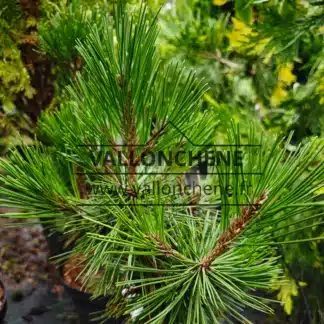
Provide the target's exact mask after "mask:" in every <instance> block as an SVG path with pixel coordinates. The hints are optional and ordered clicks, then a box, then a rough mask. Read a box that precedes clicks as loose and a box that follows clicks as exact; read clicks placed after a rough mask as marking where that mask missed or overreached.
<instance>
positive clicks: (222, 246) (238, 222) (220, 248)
mask: <svg viewBox="0 0 324 324" xmlns="http://www.w3.org/2000/svg"><path fill="white" fill-rule="evenodd" d="M267 199H268V192H267V191H264V192H263V193H262V195H261V196H260V198H258V199H257V200H256V201H255V202H254V203H253V204H251V205H249V206H247V207H244V208H243V210H242V215H241V216H240V217H235V218H234V219H233V220H232V222H231V224H230V226H229V227H228V229H227V230H226V231H225V232H224V233H222V234H221V235H220V237H219V238H218V240H217V243H216V247H215V248H214V249H213V250H212V251H211V252H210V253H209V254H208V255H207V256H205V257H204V258H203V259H202V260H201V262H200V267H201V268H203V269H206V270H210V266H211V264H212V262H213V261H214V260H215V259H216V258H217V257H218V256H220V255H222V254H223V253H225V252H226V251H227V250H228V249H229V248H230V243H231V242H232V240H234V239H235V238H236V237H238V236H239V235H240V234H241V232H243V230H244V228H245V227H246V225H247V223H248V222H249V221H250V219H251V218H253V217H254V216H255V215H256V214H257V213H258V211H259V210H260V208H261V206H262V204H263V203H264V202H265V201H266V200H267Z"/></svg>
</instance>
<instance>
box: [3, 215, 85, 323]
mask: <svg viewBox="0 0 324 324" xmlns="http://www.w3.org/2000/svg"><path fill="white" fill-rule="evenodd" d="M0 217H1V214H0ZM14 223H17V222H16V221H12V220H8V219H1V218H0V279H1V280H2V282H3V284H4V285H5V287H6V291H7V302H8V312H7V316H6V321H7V323H8V324H11V323H15V324H19V323H22V324H23V323H29V322H30V323H34V324H43V323H47V324H59V323H66V324H69V323H70V324H71V323H79V319H78V315H77V314H76V313H75V310H74V305H73V303H72V301H71V299H70V298H69V296H67V294H66V293H65V292H64V288H63V286H62V285H61V280H60V277H59V274H58V272H57V270H56V267H55V265H53V264H52V263H51V262H50V260H49V255H50V254H49V249H48V247H47V242H46V239H45V237H44V235H43V231H42V227H41V226H40V225H36V224H33V223H32V222H30V221H26V222H25V224H23V225H25V226H20V227H8V225H10V226H13V225H17V224H14ZM2 294H3V289H2V287H1V286H0V304H1V295H2ZM2 300H3V297H2ZM0 309H1V305H0Z"/></svg>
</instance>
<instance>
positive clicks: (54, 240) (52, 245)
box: [43, 226, 65, 256]
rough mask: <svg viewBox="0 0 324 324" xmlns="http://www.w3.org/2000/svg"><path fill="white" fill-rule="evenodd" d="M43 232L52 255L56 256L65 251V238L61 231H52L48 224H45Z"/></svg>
mask: <svg viewBox="0 0 324 324" xmlns="http://www.w3.org/2000/svg"><path fill="white" fill-rule="evenodd" d="M43 233H44V236H45V239H46V241H47V245H48V248H49V251H50V254H51V256H56V255H59V254H61V253H63V252H65V248H64V238H63V235H62V234H61V233H58V232H52V231H51V230H50V229H49V227H47V226H43Z"/></svg>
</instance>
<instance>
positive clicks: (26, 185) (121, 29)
mask: <svg viewBox="0 0 324 324" xmlns="http://www.w3.org/2000/svg"><path fill="white" fill-rule="evenodd" d="M156 22H157V18H156V17H155V18H154V19H152V20H150V19H149V17H148V15H147V11H146V8H145V6H143V7H142V8H141V10H140V13H139V14H136V15H134V16H133V15H130V14H128V12H127V8H126V7H125V6H124V5H122V4H121V3H119V5H118V6H117V8H116V11H115V13H114V19H111V18H106V19H105V21H104V23H103V25H102V26H101V25H100V27H99V26H96V25H94V26H91V28H90V29H91V31H90V34H89V35H88V37H87V38H86V40H83V41H82V40H81V41H79V42H78V46H77V49H78V53H79V55H80V56H81V57H82V59H83V61H84V66H83V69H82V71H79V72H77V73H76V77H75V80H74V82H73V83H72V85H71V86H70V87H69V88H68V91H69V95H70V97H69V101H67V102H65V103H63V104H62V105H61V106H60V109H59V110H57V111H55V112H53V111H52V112H47V113H45V114H44V115H43V117H42V120H41V121H40V123H39V133H40V134H42V136H43V137H46V139H47V143H48V146H47V147H44V146H43V145H42V144H40V143H37V145H36V146H35V147H28V146H26V147H24V148H23V149H22V150H20V151H17V150H16V151H15V150H13V151H12V152H11V153H10V154H9V155H8V158H7V159H2V160H1V162H0V167H1V169H2V170H3V171H4V174H3V175H1V181H2V182H3V183H4V186H3V187H2V188H1V190H0V193H1V195H3V197H4V198H2V199H1V201H0V202H1V204H0V205H1V206H4V207H7V208H8V207H9V208H19V209H20V210H22V211H21V212H19V213H11V214H7V215H5V216H6V217H13V218H22V219H24V218H31V217H34V218H40V219H41V220H42V221H43V223H44V224H45V225H48V224H50V226H51V228H52V230H53V231H56V232H59V233H61V235H62V236H64V237H65V239H66V241H71V240H73V243H74V244H73V249H72V252H71V253H72V255H74V256H75V257H81V258H82V259H83V260H84V271H83V272H82V274H81V277H82V280H83V283H84V285H85V287H87V289H89V290H90V291H91V292H93V294H94V295H95V296H102V295H110V294H113V295H114V299H113V300H112V301H111V303H110V304H108V305H107V314H106V315H105V316H115V317H119V316H126V317H127V319H128V321H129V322H132V321H133V320H134V319H135V322H138V323H141V322H143V323H221V322H222V321H227V322H233V321H235V320H238V321H240V322H248V319H246V318H245V316H244V314H242V311H243V310H244V309H245V308H253V309H256V310H258V311H261V312H271V307H270V302H271V301H270V300H267V299H266V298H264V297H260V296H259V295H258V294H257V293H256V290H260V289H261V290H268V289H271V287H272V282H273V280H275V279H277V278H280V277H281V276H282V274H283V270H282V269H283V266H282V260H281V258H280V254H278V248H279V247H280V246H281V245H282V244H284V245H288V244H289V243H298V242H299V241H307V240H318V239H321V237H315V238H314V237H313V238H308V237H306V238H302V239H299V240H294V239H291V240H285V239H284V238H287V237H288V238H289V237H293V235H294V234H295V233H296V232H300V233H303V232H302V231H303V229H305V228H307V227H309V226H314V225H316V224H321V214H320V213H319V214H317V213H316V212H314V213H312V214H311V216H309V215H308V214H306V213H307V212H309V211H314V210H316V207H318V206H322V205H323V204H322V203H321V202H318V201H316V196H317V191H318V189H320V188H322V187H323V175H324V164H323V163H320V164H319V165H318V166H317V168H315V169H314V168H313V169H312V170H311V171H310V172H309V174H308V176H307V178H306V179H303V180H302V181H301V179H302V177H303V175H304V173H305V172H306V171H308V170H309V169H310V168H311V167H312V166H313V164H314V161H316V158H317V157H318V156H319V154H320V153H321V152H322V151H323V141H322V140H319V139H313V140H311V141H310V142H309V143H308V144H305V145H303V146H298V147H297V149H296V150H295V151H292V152H290V153H287V146H288V145H289V142H290V140H291V138H287V139H284V140H282V139H280V138H277V139H276V138H274V137H273V136H271V137H269V136H267V135H265V134H260V133H259V132H257V131H256V130H255V128H254V127H252V126H251V127H250V129H249V132H248V136H247V137H243V136H241V135H240V129H239V126H238V125H237V124H235V123H233V126H232V128H231V129H229V130H228V132H227V140H226V142H225V143H223V144H222V145H223V146H220V147H218V146H217V144H218V143H217V142H216V143H215V142H213V141H214V132H215V129H216V128H215V127H216V121H215V120H214V116H213V115H212V114H209V113H208V112H207V113H203V112H202V111H201V109H200V101H201V98H202V96H203V95H204V93H205V92H206V91H207V90H208V86H207V85H206V84H205V83H204V81H203V80H199V79H198V78H197V77H196V76H195V73H194V72H193V71H189V72H188V71H186V70H185V68H184V67H183V66H182V65H180V64H179V63H170V64H168V65H166V66H163V65H162V64H161V61H160V58H159V55H158V52H157V48H156V39H157V36H158V27H157V23H156ZM206 151H207V152H208V155H206V154H205V158H207V157H210V158H211V161H212V162H211V163H209V164H210V165H209V166H208V175H207V176H206V177H205V179H203V177H202V176H201V177H200V181H199V186H200V187H197V186H195V185H196V184H191V186H188V184H187V183H186V175H188V173H191V172H192V170H193V168H192V167H193V165H190V164H188V163H185V162H187V160H185V158H183V157H188V156H191V158H193V157H194V159H193V160H194V161H195V163H197V161H198V160H199V156H200V155H199V154H200V153H201V152H203V153H206ZM179 152H181V156H182V158H183V159H181V158H180V157H179V155H180V153H179ZM177 154H178V159H177V158H176V156H177ZM161 155H163V156H164V157H168V156H170V155H171V157H172V158H171V159H170V160H171V163H169V162H170V161H167V162H166V160H168V159H166V160H164V162H163V163H151V162H152V160H154V159H157V157H158V156H161ZM217 156H219V157H220V158H218V159H217V158H215V157H217ZM238 157H241V158H242V161H241V162H240V158H239V159H238ZM154 161H156V160H154ZM233 161H237V163H234V162H233ZM209 162H210V161H209ZM157 183H158V184H160V185H164V186H165V188H171V189H170V191H169V192H166V193H165V192H163V191H162V192H159V193H157V192H153V190H152V186H153V185H156V184H157ZM95 188H101V189H102V190H103V191H100V190H99V191H98V190H95ZM106 188H108V190H106ZM197 188H198V189H199V188H200V190H198V189H197ZM202 188H204V189H202ZM206 189H207V190H206ZM196 190H198V191H196ZM206 191H208V192H206ZM303 214H305V217H304V218H300V217H299V216H300V215H303ZM306 215H307V216H306ZM297 216H298V218H296V217H297Z"/></svg>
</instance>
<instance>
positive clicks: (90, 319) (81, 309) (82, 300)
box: [62, 279, 124, 324]
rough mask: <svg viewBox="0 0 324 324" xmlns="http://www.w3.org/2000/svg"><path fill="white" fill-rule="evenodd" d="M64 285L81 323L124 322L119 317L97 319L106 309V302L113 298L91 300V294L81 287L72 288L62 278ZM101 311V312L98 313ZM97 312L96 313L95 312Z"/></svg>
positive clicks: (109, 323) (108, 323)
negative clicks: (80, 288) (103, 319)
mask: <svg viewBox="0 0 324 324" xmlns="http://www.w3.org/2000/svg"><path fill="white" fill-rule="evenodd" d="M62 283H63V286H64V288H65V290H66V292H67V293H68V294H69V296H70V297H71V299H72V300H73V303H74V306H75V308H76V311H77V313H78V314H79V317H80V323H81V324H89V323H106V324H123V323H124V321H123V320H121V319H120V320H119V319H107V320H105V321H104V322H103V321H102V319H99V320H95V319H96V318H98V317H100V316H101V315H102V314H103V312H104V311H105V308H106V304H107V303H108V302H109V301H110V299H111V298H109V297H103V298H98V299H94V300H91V297H92V296H91V294H89V293H86V292H83V291H80V290H79V289H76V288H72V287H71V286H69V285H68V284H67V283H66V282H65V281H64V280H63V279H62ZM96 312H100V313H96ZM94 313H95V314H94Z"/></svg>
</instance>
